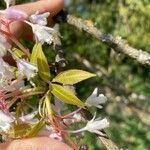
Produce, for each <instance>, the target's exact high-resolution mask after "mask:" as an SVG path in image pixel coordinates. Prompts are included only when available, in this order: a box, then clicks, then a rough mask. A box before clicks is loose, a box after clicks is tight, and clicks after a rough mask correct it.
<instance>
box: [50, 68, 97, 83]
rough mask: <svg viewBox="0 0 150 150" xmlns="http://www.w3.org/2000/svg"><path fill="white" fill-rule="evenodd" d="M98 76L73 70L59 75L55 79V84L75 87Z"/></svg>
mask: <svg viewBox="0 0 150 150" xmlns="http://www.w3.org/2000/svg"><path fill="white" fill-rule="evenodd" d="M94 76H96V75H95V74H92V73H89V72H86V71H83V70H78V69H71V70H67V71H64V72H61V73H60V74H58V75H57V76H56V77H55V78H54V79H53V82H59V83H62V84H64V85H65V84H70V85H73V84H75V83H78V82H80V81H83V80H85V79H88V78H91V77H94Z"/></svg>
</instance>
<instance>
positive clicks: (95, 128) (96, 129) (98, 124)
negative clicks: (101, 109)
mask: <svg viewBox="0 0 150 150" xmlns="http://www.w3.org/2000/svg"><path fill="white" fill-rule="evenodd" d="M95 117H96V114H95V115H94V117H93V119H92V120H90V121H89V122H88V123H87V124H86V126H85V127H83V128H82V129H79V130H76V131H73V133H78V132H83V131H89V132H92V133H96V134H99V135H102V132H101V131H100V130H102V129H104V128H107V127H109V122H108V120H107V119H106V118H104V119H102V120H101V119H100V118H97V119H95Z"/></svg>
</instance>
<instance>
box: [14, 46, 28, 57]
mask: <svg viewBox="0 0 150 150" xmlns="http://www.w3.org/2000/svg"><path fill="white" fill-rule="evenodd" d="M12 52H13V54H14V56H16V57H17V58H22V57H23V56H25V54H24V52H22V51H21V50H19V49H17V48H13V49H12Z"/></svg>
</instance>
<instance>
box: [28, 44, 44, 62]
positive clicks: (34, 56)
mask: <svg viewBox="0 0 150 150" xmlns="http://www.w3.org/2000/svg"><path fill="white" fill-rule="evenodd" d="M40 49H41V44H40V43H38V44H35V45H34V47H33V49H32V54H31V57H30V62H31V63H33V64H36V65H37V56H38V53H39V51H40Z"/></svg>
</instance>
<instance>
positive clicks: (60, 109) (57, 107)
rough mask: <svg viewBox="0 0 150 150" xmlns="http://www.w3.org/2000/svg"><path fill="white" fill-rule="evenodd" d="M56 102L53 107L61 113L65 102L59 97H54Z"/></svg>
mask: <svg viewBox="0 0 150 150" xmlns="http://www.w3.org/2000/svg"><path fill="white" fill-rule="evenodd" d="M54 104H55V105H53V109H54V110H55V112H57V113H58V114H59V115H60V114H61V112H62V111H63V108H64V103H62V102H61V101H60V100H59V99H58V98H56V97H54Z"/></svg>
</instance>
